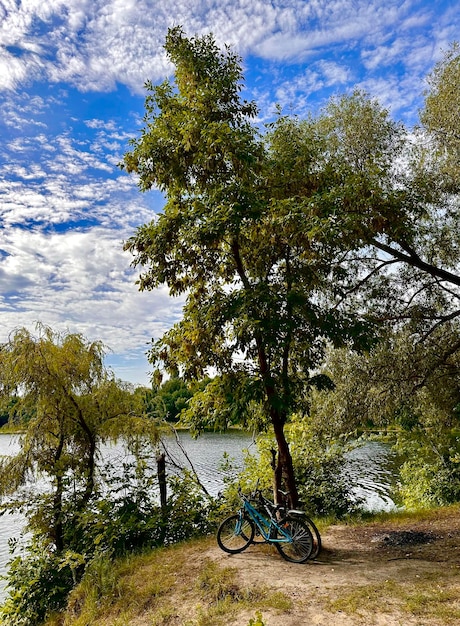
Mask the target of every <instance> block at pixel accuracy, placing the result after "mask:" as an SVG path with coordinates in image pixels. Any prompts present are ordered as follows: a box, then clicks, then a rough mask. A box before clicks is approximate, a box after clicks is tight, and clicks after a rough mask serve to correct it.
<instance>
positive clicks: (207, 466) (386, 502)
mask: <svg viewBox="0 0 460 626" xmlns="http://www.w3.org/2000/svg"><path fill="white" fill-rule="evenodd" d="M180 442H181V445H177V443H176V442H175V440H174V439H173V438H172V437H171V438H168V441H167V448H168V453H169V454H170V456H171V458H172V459H173V460H174V462H176V463H177V464H178V465H186V460H187V459H186V456H188V457H189V459H190V461H191V462H192V463H193V466H194V468H195V470H196V472H197V473H198V476H199V478H200V480H201V482H202V483H203V485H204V486H205V487H206V489H207V490H208V491H209V492H210V493H211V494H212V495H216V494H217V493H218V492H219V490H220V489H222V487H223V482H222V479H223V476H222V473H221V472H220V471H219V468H220V465H221V463H222V460H223V455H224V453H227V454H228V455H229V457H230V458H231V459H232V461H233V463H234V465H236V466H237V467H241V466H242V463H243V456H244V450H245V449H249V451H255V445H254V443H253V441H252V439H251V437H250V436H248V435H247V434H245V433H239V432H236V433H235V432H233V433H231V434H219V433H205V434H204V435H201V436H200V437H198V439H192V438H191V437H190V436H189V435H188V433H181V434H180ZM181 448H184V449H185V452H186V455H184V452H183V451H182V449H181ZM18 450H19V443H18V437H16V436H12V435H2V434H0V455H11V454H15V453H16V452H17V451H18ZM104 454H107V455H110V456H111V457H116V456H118V455H122V454H124V453H123V452H122V449H121V447H119V446H110V447H107V448H106V449H105V450H104ZM348 458H349V460H348V465H347V467H346V468H344V471H346V472H347V473H349V474H351V475H352V476H353V477H354V482H355V492H356V494H357V496H360V497H362V498H364V506H365V507H366V508H367V509H369V510H388V509H391V508H393V507H394V503H393V501H392V500H391V498H390V496H389V492H390V490H391V485H392V483H393V481H394V477H395V474H394V471H393V469H392V463H391V458H390V454H389V451H388V448H387V447H386V446H384V445H382V444H379V443H368V444H366V445H365V446H363V447H361V448H357V449H356V450H354V451H353V452H352V453H350V454H349V455H348ZM21 528H22V518H21V516H19V515H14V516H13V515H4V516H3V517H0V575H1V574H4V573H5V567H6V563H7V562H8V560H9V549H8V539H10V538H11V537H19V535H20V533H21ZM3 587H4V584H3V581H1V580H0V601H1V600H2V599H3V598H4V594H3V591H2V590H3Z"/></svg>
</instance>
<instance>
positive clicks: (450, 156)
mask: <svg viewBox="0 0 460 626" xmlns="http://www.w3.org/2000/svg"><path fill="white" fill-rule="evenodd" d="M428 80H429V90H428V91H427V93H426V100H425V107H424V109H423V110H422V112H421V121H422V123H423V124H424V126H425V128H426V129H427V130H428V131H429V132H430V133H431V135H432V137H434V139H435V141H436V144H437V146H438V147H439V148H440V153H439V159H440V161H441V171H442V173H443V174H444V176H445V177H446V178H445V179H444V180H445V182H447V184H448V185H449V187H450V188H451V189H452V188H454V189H456V190H457V191H458V185H459V183H460V168H459V164H458V154H459V150H460V130H459V124H458V120H459V118H460V98H459V93H460V46H459V44H458V43H454V44H453V45H452V46H451V47H450V49H449V50H448V51H447V53H446V54H445V55H444V57H443V59H442V60H441V61H440V62H439V63H437V65H436V66H435V68H434V70H433V71H432V73H431V74H430V76H429V79H428Z"/></svg>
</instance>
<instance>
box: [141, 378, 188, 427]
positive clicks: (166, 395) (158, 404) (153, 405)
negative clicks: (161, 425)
mask: <svg viewBox="0 0 460 626" xmlns="http://www.w3.org/2000/svg"><path fill="white" fill-rule="evenodd" d="M192 396H193V391H192V390H191V388H190V386H189V385H187V384H186V383H185V382H184V381H183V380H182V379H181V378H179V377H177V376H175V377H172V378H170V379H169V380H166V381H165V382H164V383H163V384H162V385H161V386H160V387H159V388H158V389H155V388H154V389H146V390H145V397H144V402H145V405H146V413H147V415H149V416H150V417H153V418H155V419H158V420H166V421H170V422H176V421H177V420H178V419H179V416H180V413H181V411H182V410H183V409H185V408H186V406H187V404H188V401H189V400H190V398H191V397H192Z"/></svg>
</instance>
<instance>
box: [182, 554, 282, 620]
mask: <svg viewBox="0 0 460 626" xmlns="http://www.w3.org/2000/svg"><path fill="white" fill-rule="evenodd" d="M196 588H197V590H198V591H199V593H200V595H201V598H200V600H201V601H200V604H199V605H198V607H197V618H196V619H195V620H194V621H190V622H187V626H192V625H193V626H220V625H221V624H222V625H225V624H227V623H228V619H229V617H234V616H235V615H236V614H237V613H238V612H239V611H241V610H243V609H258V608H268V607H270V608H275V609H278V610H281V611H287V610H289V609H291V608H292V602H291V600H290V599H289V598H288V597H287V596H285V595H284V594H283V593H282V592H280V591H276V592H272V593H269V592H268V591H267V590H266V589H264V588H262V587H257V586H251V587H250V588H248V587H243V586H242V585H241V584H240V582H239V581H238V575H237V571H236V570H235V569H234V568H231V567H219V565H217V563H215V562H213V561H207V562H206V563H205V565H204V567H203V569H202V571H201V574H200V576H199V577H198V580H197V583H196Z"/></svg>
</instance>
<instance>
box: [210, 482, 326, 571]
mask: <svg viewBox="0 0 460 626" xmlns="http://www.w3.org/2000/svg"><path fill="white" fill-rule="evenodd" d="M238 494H239V496H240V498H241V500H242V506H241V508H240V510H239V511H238V512H237V513H235V514H233V515H230V516H229V517H227V518H226V519H225V520H224V521H223V522H222V523H221V525H220V526H219V528H218V530H217V543H218V545H219V547H220V548H221V549H222V550H224V552H228V553H230V554H237V553H238V552H242V551H243V550H245V549H246V548H247V547H248V546H250V545H251V543H253V542H254V535H255V533H256V532H257V533H258V534H259V535H260V536H261V537H263V539H264V541H265V542H266V543H271V544H273V545H274V546H275V547H276V549H277V550H278V552H279V553H280V554H281V556H282V557H283V558H284V559H286V561H290V562H291V563H305V561H308V559H309V558H310V556H311V554H312V552H313V550H314V540H313V535H312V533H311V531H310V529H309V527H308V526H307V525H306V524H305V523H304V522H303V520H302V518H301V516H299V515H295V514H294V512H290V511H287V512H286V510H285V509H283V507H280V508H278V507H276V506H274V505H273V504H272V503H271V502H270V501H268V500H266V499H265V498H263V496H262V494H261V493H260V492H256V493H253V494H251V495H250V496H246V495H244V494H243V493H242V492H241V490H240V489H239V490H238ZM261 510H263V511H264V513H262V511H261ZM278 516H279V517H278Z"/></svg>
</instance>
